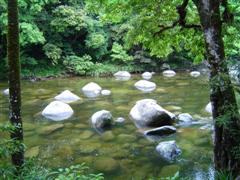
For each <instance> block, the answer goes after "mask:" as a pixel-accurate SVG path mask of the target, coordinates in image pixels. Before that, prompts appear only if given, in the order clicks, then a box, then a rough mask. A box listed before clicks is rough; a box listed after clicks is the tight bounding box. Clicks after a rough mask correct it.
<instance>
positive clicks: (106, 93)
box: [101, 89, 111, 96]
mask: <svg viewBox="0 0 240 180" xmlns="http://www.w3.org/2000/svg"><path fill="white" fill-rule="evenodd" d="M101 94H102V95H103V96H109V95H111V91H110V90H107V89H104V90H102V91H101Z"/></svg>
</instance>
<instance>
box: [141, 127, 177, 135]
mask: <svg viewBox="0 0 240 180" xmlns="http://www.w3.org/2000/svg"><path fill="white" fill-rule="evenodd" d="M176 132H177V129H176V128H175V127H173V126H162V127H159V128H155V129H150V130H147V131H145V132H144V135H147V136H154V135H156V136H168V135H171V134H174V133H176Z"/></svg>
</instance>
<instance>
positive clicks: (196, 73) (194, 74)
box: [190, 71, 201, 77]
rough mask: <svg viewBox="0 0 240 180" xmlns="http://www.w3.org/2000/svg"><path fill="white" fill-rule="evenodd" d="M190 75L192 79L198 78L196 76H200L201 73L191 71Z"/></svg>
mask: <svg viewBox="0 0 240 180" xmlns="http://www.w3.org/2000/svg"><path fill="white" fill-rule="evenodd" d="M190 75H191V76H192V77H198V76H200V75H201V73H200V72H199V71H192V72H190Z"/></svg>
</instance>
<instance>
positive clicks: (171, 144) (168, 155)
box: [156, 141, 181, 161]
mask: <svg viewBox="0 0 240 180" xmlns="http://www.w3.org/2000/svg"><path fill="white" fill-rule="evenodd" d="M156 150H157V152H158V153H159V154H160V156H161V157H162V158H163V159H165V160H167V161H173V160H174V159H175V158H176V157H177V156H179V155H180V154H181V150H180V149H179V147H178V146H177V145H176V142H175V141H164V142H160V143H159V144H158V146H157V147H156Z"/></svg>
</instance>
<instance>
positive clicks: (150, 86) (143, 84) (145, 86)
mask: <svg viewBox="0 0 240 180" xmlns="http://www.w3.org/2000/svg"><path fill="white" fill-rule="evenodd" d="M134 86H135V87H136V88H137V89H138V90H140V91H143V92H151V91H153V90H155V89H156V84H155V83H153V82H150V81H147V80H140V81H138V82H136V83H135V84H134Z"/></svg>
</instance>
